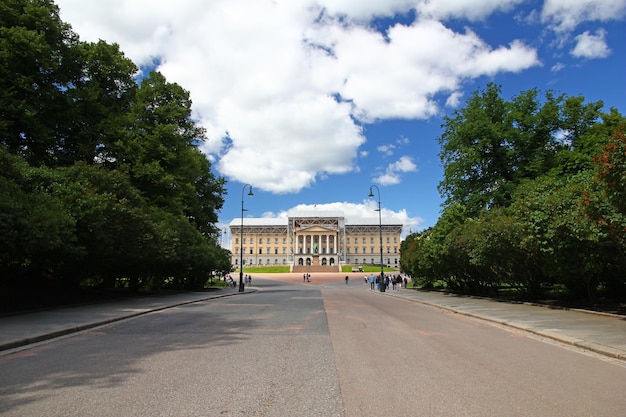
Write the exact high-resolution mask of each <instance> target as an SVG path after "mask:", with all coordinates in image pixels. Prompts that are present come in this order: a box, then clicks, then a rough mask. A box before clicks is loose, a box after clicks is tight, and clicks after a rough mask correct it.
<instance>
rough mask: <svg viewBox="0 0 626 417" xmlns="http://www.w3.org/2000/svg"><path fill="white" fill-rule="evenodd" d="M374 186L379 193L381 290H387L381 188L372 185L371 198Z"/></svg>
mask: <svg viewBox="0 0 626 417" xmlns="http://www.w3.org/2000/svg"><path fill="white" fill-rule="evenodd" d="M372 188H376V192H377V193H378V210H376V211H378V232H379V235H380V292H385V266H384V264H383V220H382V216H381V214H380V213H381V210H380V189H378V186H376V185H370V194H369V196H368V197H369V198H372V197H374V193H373V192H372Z"/></svg>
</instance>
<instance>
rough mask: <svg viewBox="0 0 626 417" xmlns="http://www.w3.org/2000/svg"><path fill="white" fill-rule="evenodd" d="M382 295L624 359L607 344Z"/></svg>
mask: <svg viewBox="0 0 626 417" xmlns="http://www.w3.org/2000/svg"><path fill="white" fill-rule="evenodd" d="M383 294H384V295H389V296H391V297H396V298H402V299H404V300H407V301H411V302H415V303H420V304H424V305H427V306H430V307H435V308H439V309H441V310H446V311H450V312H452V313H456V314H461V315H464V316H467V317H472V318H475V319H478V320H483V321H487V322H491V323H496V324H499V325H502V326H507V327H510V328H513V329H516V330H521V331H525V332H528V333H532V334H535V335H538V336H541V337H545V338H547V339H551V340H554V341H557V342H561V343H564V344H567V345H570V346H574V347H577V348H580V349H584V350H588V351H591V352H594V353H598V354H600V355H603V356H607V357H609V358H613V359H618V360H621V361H626V352H624V351H622V350H619V349H614V348H611V347H609V346H604V345H600V344H597V343H593V342H588V341H586V340H583V339H577V338H573V337H568V336H565V335H562V334H557V333H552V332H546V331H542V330H535V329H532V328H530V327H527V326H522V325H519V324H516V323H512V322H510V321H506V320H500V319H494V318H492V317H488V316H483V315H480V314H475V313H470V312H467V311H461V310H457V309H455V308H452V307H448V306H444V305H441V304H435V303H430V302H428V301H424V300H418V299H416V298H412V297H405V296H402V295H401V294H393V293H390V294H387V292H385V293H383ZM521 304H527V305H532V306H538V307H546V308H552V307H547V306H545V305H543V304H533V303H521ZM560 309H562V310H572V311H578V312H582V313H589V314H596V313H598V314H599V315H604V316H609V317H616V318H622V319H624V316H622V315H618V314H610V313H601V312H594V311H590V310H582V309H568V308H560Z"/></svg>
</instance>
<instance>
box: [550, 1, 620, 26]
mask: <svg viewBox="0 0 626 417" xmlns="http://www.w3.org/2000/svg"><path fill="white" fill-rule="evenodd" d="M625 13H626V0H546V1H545V3H544V6H543V10H542V12H541V19H542V21H543V22H545V23H548V24H550V25H551V27H552V29H553V30H555V31H556V32H569V31H572V30H574V29H575V28H576V27H577V26H578V25H580V24H581V23H582V22H586V21H600V22H603V21H609V20H613V19H620V18H621V17H623V16H624V14H625Z"/></svg>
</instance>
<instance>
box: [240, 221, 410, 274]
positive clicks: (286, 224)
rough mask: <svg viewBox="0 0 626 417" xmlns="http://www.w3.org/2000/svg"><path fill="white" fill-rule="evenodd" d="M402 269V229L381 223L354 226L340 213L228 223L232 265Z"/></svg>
mask: <svg viewBox="0 0 626 417" xmlns="http://www.w3.org/2000/svg"><path fill="white" fill-rule="evenodd" d="M381 230H382V241H383V244H382V246H383V263H384V265H385V266H390V267H399V266H400V264H399V262H400V241H401V238H400V236H401V232H402V224H400V223H395V222H394V223H391V222H384V221H383V223H382V225H381V224H380V223H379V220H378V219H358V220H354V221H352V220H351V219H348V218H346V217H344V215H343V213H342V212H329V211H324V212H317V211H313V212H306V213H305V212H302V213H297V214H294V215H293V216H291V217H278V218H243V230H242V219H234V220H233V221H232V222H231V223H230V233H231V235H232V239H231V242H232V248H231V253H232V264H233V266H234V267H235V268H239V264H240V259H241V258H242V255H241V253H240V251H241V250H242V251H243V264H244V267H245V266H246V265H258V266H261V265H263V266H269V265H288V266H290V267H291V269H292V270H297V269H302V267H315V266H319V267H325V268H327V269H328V270H340V269H339V268H340V267H341V265H352V266H359V265H380V233H381Z"/></svg>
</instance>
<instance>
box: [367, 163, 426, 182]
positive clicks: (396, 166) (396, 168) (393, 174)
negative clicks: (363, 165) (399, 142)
mask: <svg viewBox="0 0 626 417" xmlns="http://www.w3.org/2000/svg"><path fill="white" fill-rule="evenodd" d="M414 171H417V165H415V163H414V162H413V159H412V158H411V157H409V156H402V157H401V158H400V159H399V160H398V161H396V162H394V163H393V164H389V165H388V166H387V168H386V169H385V172H384V173H383V174H381V175H379V176H378V177H376V178H374V182H376V183H378V184H381V185H394V184H399V183H400V181H401V177H402V174H404V173H406V172H414Z"/></svg>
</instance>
